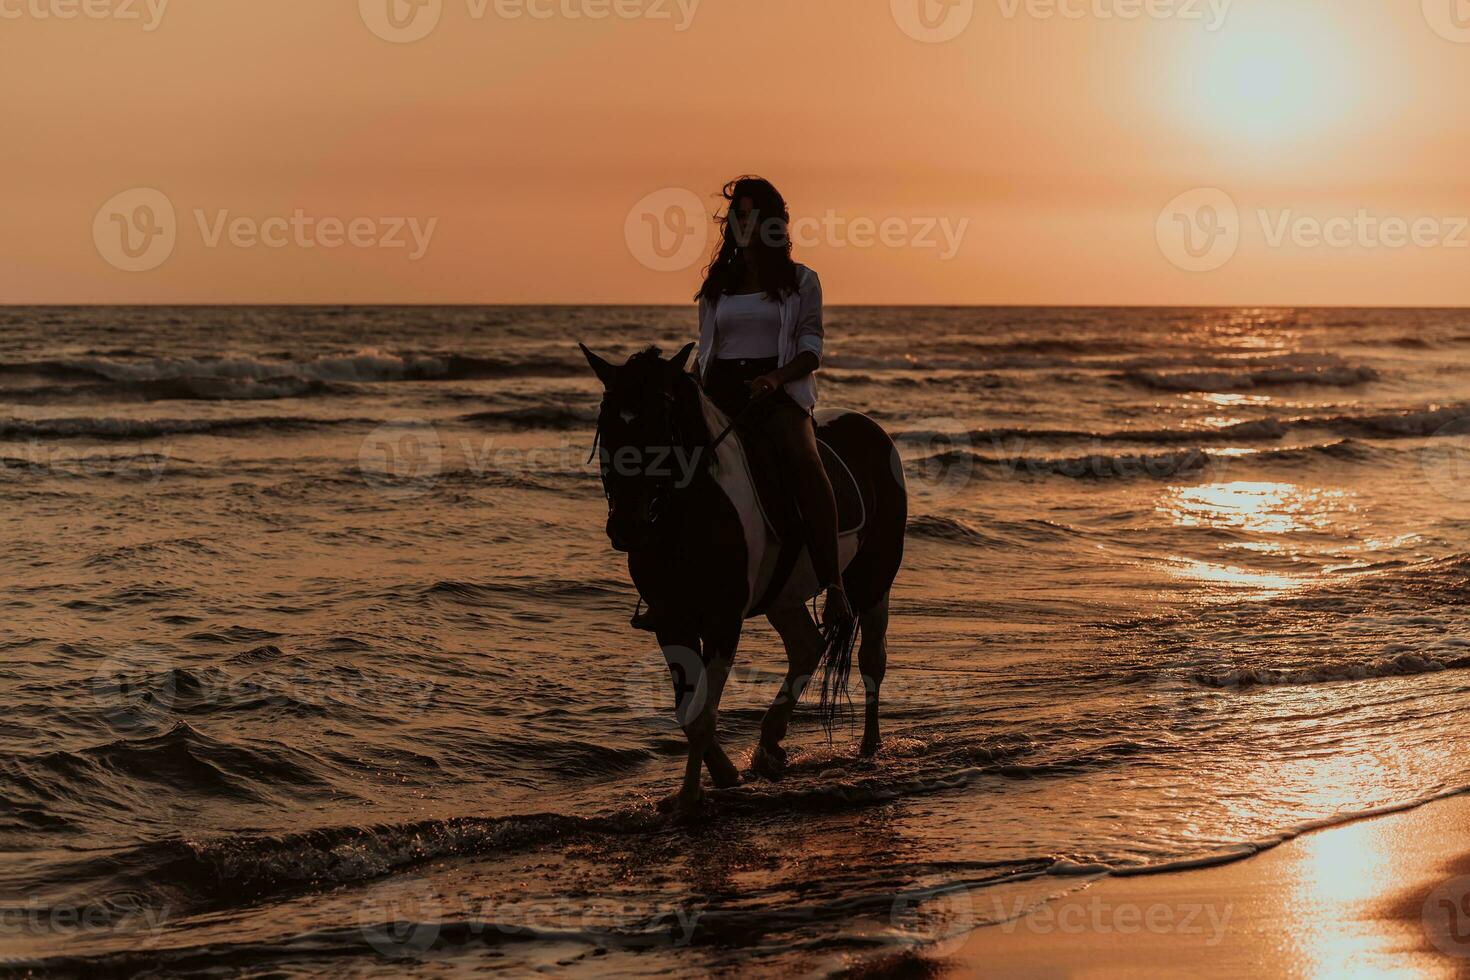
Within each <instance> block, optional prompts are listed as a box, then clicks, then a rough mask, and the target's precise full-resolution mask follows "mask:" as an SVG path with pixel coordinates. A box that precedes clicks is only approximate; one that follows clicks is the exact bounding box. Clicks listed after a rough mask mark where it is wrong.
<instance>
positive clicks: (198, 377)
mask: <svg viewBox="0 0 1470 980" xmlns="http://www.w3.org/2000/svg"><path fill="white" fill-rule="evenodd" d="M585 371H586V366H585V365H583V364H581V363H580V361H576V360H573V359H572V358H570V357H568V358H546V357H523V358H498V357H476V356H469V355H464V354H440V353H421V354H415V353H402V354H395V353H391V352H387V351H381V350H378V349H376V348H368V349H364V350H359V351H355V352H352V353H345V354H329V355H322V356H319V357H316V358H312V359H310V360H291V359H287V358H279V359H278V358H268V357H259V356H246V355H240V356H227V357H99V356H88V357H74V358H53V359H46V360H38V361H21V362H13V363H9V364H4V365H0V375H10V376H20V377H41V378H52V379H55V380H70V381H96V380H101V381H107V382H114V383H121V382H127V383H136V384H148V383H154V382H165V381H193V382H201V383H205V382H221V381H236V382H256V383H260V382H299V383H310V382H347V383H365V382H388V381H456V380H474V379H486V378H505V377H530V376H546V375H550V376H559V377H569V376H574V375H581V374H582V373H584V372H585Z"/></svg>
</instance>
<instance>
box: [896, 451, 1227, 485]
mask: <svg viewBox="0 0 1470 980" xmlns="http://www.w3.org/2000/svg"><path fill="white" fill-rule="evenodd" d="M1215 461H1216V460H1215V458H1214V457H1211V456H1210V455H1209V454H1207V453H1205V452H1204V451H1203V450H1200V449H1187V450H1182V451H1180V452H1172V453H1162V454H1157V455H1145V454H1118V455H1109V454H1107V453H1093V454H1091V455H1088V456H1078V457H1072V458H1065V459H1049V458H1044V457H1036V456H1016V457H1013V458H1010V459H1002V458H997V457H993V456H984V455H981V454H980V453H972V452H963V451H950V452H944V453H935V454H934V455H931V456H925V457H923V458H922V459H918V460H915V461H913V462H912V463H911V464H910V465H916V466H924V467H929V466H937V467H939V468H940V469H941V470H942V471H943V472H945V473H952V472H953V470H954V469H955V468H956V467H984V468H985V469H987V470H992V471H995V474H996V475H997V476H1002V477H1016V476H1064V477H1069V478H1071V479H1074V480H1111V479H1137V478H1142V477H1148V478H1152V479H1157V480H1162V479H1170V478H1172V477H1176V476H1182V475H1185V474H1189V473H1195V472H1198V471H1199V470H1200V469H1203V468H1204V467H1206V466H1209V465H1210V464H1211V463H1212V462H1215Z"/></svg>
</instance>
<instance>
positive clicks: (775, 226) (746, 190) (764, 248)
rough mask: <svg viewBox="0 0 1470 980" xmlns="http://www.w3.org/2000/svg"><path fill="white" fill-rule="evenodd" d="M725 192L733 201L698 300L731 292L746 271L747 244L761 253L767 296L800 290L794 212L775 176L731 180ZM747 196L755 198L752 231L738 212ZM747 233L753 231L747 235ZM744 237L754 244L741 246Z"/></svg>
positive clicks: (759, 270)
mask: <svg viewBox="0 0 1470 980" xmlns="http://www.w3.org/2000/svg"><path fill="white" fill-rule="evenodd" d="M720 196H721V197H723V198H724V199H725V202H726V205H727V206H726V208H725V213H724V214H721V215H718V216H717V219H716V220H718V221H719V224H720V243H719V245H718V246H716V248H715V254H714V256H713V257H712V258H711V259H710V263H709V266H708V267H706V269H705V270H704V285H703V286H701V287H699V292H698V293H697V294H695V297H694V298H695V299H707V300H715V299H718V298H719V297H721V296H723V295H725V294H726V293H728V292H729V291H730V289H731V287H732V286H733V285H734V284H735V282H736V281H737V280H738V278H739V275H740V272H741V268H740V265H739V263H740V262H741V261H742V260H741V257H740V250H741V249H742V248H749V249H750V251H751V253H752V254H753V255H754V256H755V272H756V279H757V280H758V281H759V283H760V288H761V290H762V291H763V292H764V293H765V294H766V296H767V298H769V299H770V300H772V301H774V302H780V301H781V298H782V297H783V296H786V295H787V294H789V293H794V292H795V291H796V289H797V284H796V263H795V262H793V261H792V259H791V233H790V225H791V213H790V212H789V211H788V210H787V209H786V200H785V198H783V197H782V196H781V192H780V191H778V190H776V188H775V185H773V184H772V183H771V182H770V181H769V180H766V179H764V178H762V177H751V176H745V177H737V178H735V179H734V180H732V181H730V182H729V183H728V184H726V185H725V189H724V190H723V191H722V192H721V194H720ZM744 198H750V203H751V204H752V205H753V208H752V212H751V218H752V221H753V223H754V228H751V229H746V228H742V227H739V222H738V221H737V220H736V219H735V217H734V214H733V213H734V211H735V208H736V206H737V205H738V203H739V202H740V201H741V200H742V199H744ZM741 232H748V234H744V235H741V234H740V233H741ZM742 237H743V238H745V239H746V240H747V241H749V242H750V244H749V245H748V246H743V245H741V244H740V239H741V238H742Z"/></svg>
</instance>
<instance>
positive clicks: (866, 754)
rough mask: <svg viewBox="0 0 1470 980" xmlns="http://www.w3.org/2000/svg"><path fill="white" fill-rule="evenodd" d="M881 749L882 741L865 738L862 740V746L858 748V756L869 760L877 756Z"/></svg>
mask: <svg viewBox="0 0 1470 980" xmlns="http://www.w3.org/2000/svg"><path fill="white" fill-rule="evenodd" d="M882 747H883V742H882V740H880V739H876V738H874V739H866V738H865V739H863V744H862V745H860V746H858V755H860V756H862V757H863V758H864V759H871V758H872V757H873V756H875V755H877V754H878V750H879V749H881V748H882Z"/></svg>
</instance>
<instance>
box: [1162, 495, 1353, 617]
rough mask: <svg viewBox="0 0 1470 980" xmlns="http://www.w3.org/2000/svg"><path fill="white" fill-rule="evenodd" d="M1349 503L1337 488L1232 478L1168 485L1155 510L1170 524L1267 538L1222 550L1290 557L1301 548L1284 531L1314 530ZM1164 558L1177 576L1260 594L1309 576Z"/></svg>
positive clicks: (1283, 588)
mask: <svg viewBox="0 0 1470 980" xmlns="http://www.w3.org/2000/svg"><path fill="white" fill-rule="evenodd" d="M1353 506H1354V505H1353V503H1352V501H1351V500H1350V499H1349V497H1348V495H1347V494H1345V493H1343V492H1342V491H1340V490H1329V489H1324V488H1320V487H1303V486H1299V485H1297V484H1294V483H1271V482H1250V481H1235V482H1230V483H1207V484H1201V485H1199V486H1174V487H1169V488H1168V489H1167V490H1165V491H1164V494H1163V496H1162V498H1161V499H1160V500H1159V502H1158V504H1157V510H1158V512H1159V513H1160V514H1161V515H1162V516H1163V517H1164V518H1165V519H1167V520H1168V521H1169V523H1170V524H1172V525H1173V526H1175V527H1191V528H1196V527H1197V528H1221V529H1231V530H1236V531H1241V532H1245V533H1247V534H1255V535H1265V536H1267V538H1266V540H1262V541H1235V542H1231V543H1228V544H1225V545H1223V546H1222V548H1228V549H1232V550H1235V551H1241V552H1247V553H1250V554H1256V555H1261V556H1272V557H1274V558H1278V559H1280V558H1285V559H1292V558H1296V557H1299V556H1303V555H1305V554H1306V553H1307V548H1306V547H1305V546H1304V545H1303V544H1302V543H1300V542H1298V541H1293V540H1291V538H1290V537H1289V536H1290V535H1302V534H1313V533H1317V534H1320V533H1321V532H1322V531H1324V530H1326V529H1328V528H1329V526H1330V525H1331V524H1332V521H1333V518H1334V515H1336V514H1337V513H1339V512H1342V511H1351V510H1352V509H1353ZM1168 562H1169V565H1170V568H1171V571H1172V572H1173V574H1175V575H1177V576H1178V577H1180V578H1184V579H1188V580H1192V581H1196V582H1202V583H1207V584H1212V585H1223V586H1234V587H1239V588H1245V589H1252V590H1257V591H1259V592H1261V593H1262V594H1263V595H1274V594H1279V593H1281V592H1283V591H1287V590H1290V589H1295V588H1300V587H1301V586H1303V585H1305V584H1306V583H1307V582H1308V581H1309V580H1310V576H1308V575H1306V574H1294V573H1287V572H1282V571H1281V570H1279V569H1272V570H1269V571H1263V570H1256V569H1251V568H1246V567H1242V566H1240V565H1238V564H1234V563H1222V562H1211V561H1204V560H1200V559H1198V558H1189V557H1185V556H1181V555H1173V556H1170V557H1169V559H1168Z"/></svg>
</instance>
